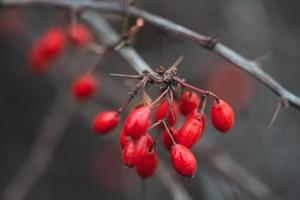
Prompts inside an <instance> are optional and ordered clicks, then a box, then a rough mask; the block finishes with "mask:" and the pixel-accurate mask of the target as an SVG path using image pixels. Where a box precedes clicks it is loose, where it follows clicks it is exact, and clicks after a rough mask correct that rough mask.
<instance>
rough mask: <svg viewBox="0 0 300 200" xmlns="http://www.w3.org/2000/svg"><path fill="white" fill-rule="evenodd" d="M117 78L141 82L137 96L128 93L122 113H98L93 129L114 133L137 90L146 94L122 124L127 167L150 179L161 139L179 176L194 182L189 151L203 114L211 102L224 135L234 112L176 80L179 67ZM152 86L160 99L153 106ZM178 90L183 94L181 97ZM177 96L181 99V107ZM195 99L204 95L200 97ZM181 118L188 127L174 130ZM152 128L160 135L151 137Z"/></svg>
mask: <svg viewBox="0 0 300 200" xmlns="http://www.w3.org/2000/svg"><path fill="white" fill-rule="evenodd" d="M114 75H115V76H122V77H128V78H135V79H140V82H139V83H138V84H137V86H136V89H135V91H134V92H132V93H130V98H129V100H128V102H126V104H125V105H124V106H123V107H121V108H119V109H118V110H117V111H111V110H110V111H103V112H100V113H99V114H98V115H97V116H96V117H95V119H94V122H93V128H94V130H95V131H96V133H98V134H100V135H104V134H107V133H108V132H109V131H111V130H112V129H114V128H115V127H116V126H117V125H118V123H119V121H120V113H121V112H122V111H123V110H124V108H125V107H127V105H128V104H129V102H130V101H131V100H132V99H133V98H134V97H135V96H136V94H137V93H138V91H139V90H142V91H143V93H142V94H143V95H142V97H143V101H142V103H141V104H140V105H138V106H135V107H134V108H133V109H132V110H131V111H130V113H129V114H128V115H127V117H126V118H125V119H124V124H123V128H122V131H121V133H120V144H121V147H122V161H123V163H124V164H125V165H126V166H128V167H130V168H135V169H136V172H137V174H138V175H139V176H140V177H142V178H148V177H151V176H152V175H153V174H154V172H155V170H156V168H157V166H158V153H157V145H158V138H159V136H160V135H162V137H161V139H162V143H163V145H164V147H165V148H166V149H167V150H168V151H169V153H170V158H171V162H172V165H173V167H174V169H175V170H176V172H177V173H178V174H180V175H182V176H187V177H192V176H194V174H195V172H196V170H197V160H196V158H195V156H194V154H193V153H192V152H191V150H190V149H191V147H192V146H193V145H194V144H196V143H197V141H199V139H200V138H201V136H202V135H203V133H204V129H205V123H206V119H205V114H204V108H205V105H206V100H207V97H208V96H211V97H213V98H214V100H215V102H214V103H213V105H212V107H211V112H210V119H211V122H212V124H213V126H214V127H215V128H216V129H217V130H218V131H220V132H222V133H226V132H228V131H229V130H230V129H231V128H232V127H233V124H234V112H233V110H232V108H231V106H230V105H229V104H228V103H226V102H225V101H224V100H221V99H220V98H218V97H217V96H216V95H215V94H213V93H211V92H209V91H204V90H201V89H199V88H196V87H194V86H192V85H189V84H188V83H186V82H184V81H183V80H182V79H180V78H179V77H178V76H177V75H176V66H172V67H171V68H169V69H168V70H160V71H159V73H158V75H151V74H150V73H148V72H145V73H144V74H142V75H140V76H134V75H123V74H114ZM148 85H156V86H158V88H159V89H160V95H159V96H158V97H157V98H156V99H155V100H151V98H150V97H149V95H148V94H147V91H146V87H147V86H148ZM179 86H180V87H179ZM178 89H181V92H179V91H178ZM178 93H180V97H179V98H178V102H177V101H176V97H177V95H178ZM197 93H200V95H201V97H200V96H199V95H198V94H197ZM180 114H182V116H183V117H184V118H185V121H184V123H183V124H182V125H181V127H180V128H176V124H177V122H178V119H179V118H180ZM152 121H153V123H151V122H152ZM154 128H156V129H157V133H156V135H155V136H154V137H152V136H151V134H150V130H152V129H154Z"/></svg>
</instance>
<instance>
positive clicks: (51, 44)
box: [29, 19, 234, 178]
mask: <svg viewBox="0 0 300 200" xmlns="http://www.w3.org/2000/svg"><path fill="white" fill-rule="evenodd" d="M142 26H143V20H142V19H137V21H136V24H135V25H134V26H132V27H131V28H130V29H129V30H128V32H127V33H126V34H125V35H124V37H123V38H122V39H121V40H120V41H119V42H118V43H117V44H115V45H113V46H112V47H109V48H107V49H106V51H105V52H104V53H103V55H107V53H108V52H109V51H111V50H114V49H117V48H121V47H122V45H125V44H126V42H128V41H130V40H132V38H133V37H134V35H135V34H136V33H137V32H138V30H139V29H140V28H141V27H142ZM66 38H69V40H70V41H71V42H72V43H73V44H74V45H75V46H76V47H79V48H82V47H85V46H87V45H89V44H91V42H92V39H93V37H92V34H91V33H90V31H89V30H88V29H87V28H86V27H85V26H84V25H82V24H73V25H71V26H70V27H69V28H68V29H67V31H65V30H64V29H61V28H51V29H49V30H48V31H47V32H46V33H44V34H43V35H42V36H41V37H40V38H38V39H37V40H36V41H35V42H34V45H33V47H32V49H31V51H30V54H29V61H30V66H31V69H32V70H33V71H34V72H37V73H41V72H44V71H45V70H47V68H48V66H49V64H50V62H51V61H52V60H53V59H54V58H56V57H58V56H59V55H60V54H62V52H63V50H64V48H65V46H66ZM179 63H180V60H178V61H177V62H176V63H175V64H174V65H173V66H172V67H170V68H169V69H165V68H163V67H160V68H159V69H158V70H157V74H151V73H149V72H144V73H143V74H141V75H125V74H113V75H114V76H120V77H127V78H133V79H137V80H139V82H138V83H137V85H136V89H135V90H134V91H133V92H130V93H129V94H130V97H129V99H128V101H127V102H126V103H125V104H124V105H123V106H122V107H121V108H119V109H118V110H116V111H114V110H107V111H103V112H100V113H99V114H98V115H97V116H96V117H95V119H94V122H93V128H94V130H95V132H96V133H98V134H99V135H104V134H107V133H109V132H110V131H112V130H113V129H114V128H116V127H117V125H118V124H119V122H120V119H121V113H122V112H123V111H124V110H125V108H126V107H127V106H128V105H129V104H130V102H131V101H132V100H133V99H134V98H135V97H136V96H137V94H138V92H139V91H140V90H142V101H141V103H140V104H139V105H138V106H135V107H133V108H132V110H131V111H130V113H129V114H128V115H127V117H126V118H125V119H124V124H123V128H122V131H121V133H120V144H121V147H122V161H123V163H124V164H125V165H126V166H128V167H130V168H135V169H136V172H137V174H138V175H139V176H140V177H142V178H148V177H151V176H152V175H153V174H154V173H155V170H156V168H157V166H158V153H157V147H158V143H159V142H158V139H159V137H160V136H161V140H162V143H163V146H164V147H165V148H166V149H167V150H168V151H169V153H170V158H171V162H172V165H173V167H174V169H175V170H176V172H177V173H178V174H180V175H182V176H187V177H192V176H194V174H195V172H196V170H197V160H196V158H195V156H194V154H193V153H192V152H191V150H190V149H191V148H192V146H193V145H194V144H196V143H197V142H198V141H199V139H200V138H201V136H202V135H203V133H204V130H205V123H206V119H205V114H204V108H205V105H206V101H207V97H212V98H213V99H214V101H215V102H214V103H213V105H212V107H211V112H210V119H211V122H212V124H213V126H214V127H215V128H216V129H217V130H218V131H220V132H222V133H225V132H228V131H229V130H230V129H231V128H232V127H233V124H234V112H233V110H232V108H231V107H230V105H228V104H227V103H226V102H225V101H224V100H221V99H220V98H219V97H217V96H216V95H215V94H213V93H212V92H210V91H204V90H201V89H200V88H197V87H195V86H192V85H190V84H188V83H186V82H185V81H184V80H183V79H181V78H179V77H178V76H177V65H178V64H179ZM96 66H97V65H96ZM94 70H95V67H94V68H92V70H91V71H90V72H89V73H86V74H84V75H82V76H81V77H79V78H77V79H76V80H75V81H74V83H73V85H72V89H71V91H72V94H73V96H74V97H75V98H76V100H78V101H79V102H83V101H86V100H88V99H90V97H91V96H92V95H93V94H94V93H95V91H96V90H97V88H98V83H97V81H96V79H95V78H94V76H93V75H92V72H93V71H94ZM149 85H154V86H156V87H157V88H158V89H159V91H160V95H159V96H158V97H157V98H156V99H154V100H152V99H151V97H150V95H149V94H148V93H147V88H148V86H149ZM199 94H200V96H199ZM180 114H181V115H182V116H183V117H184V118H185V120H184V123H183V124H182V125H181V126H180V128H178V127H177V126H176V125H177V122H178V121H179V118H180ZM152 122H153V123H152ZM154 128H156V129H157V133H156V135H155V136H154V137H153V136H151V134H150V130H152V129H154Z"/></svg>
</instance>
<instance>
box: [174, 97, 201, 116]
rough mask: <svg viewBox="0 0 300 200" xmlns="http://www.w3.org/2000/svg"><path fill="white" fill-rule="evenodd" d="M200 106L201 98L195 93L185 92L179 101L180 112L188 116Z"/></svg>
mask: <svg viewBox="0 0 300 200" xmlns="http://www.w3.org/2000/svg"><path fill="white" fill-rule="evenodd" d="M199 105H200V97H199V96H198V95H197V94H196V93H195V92H184V93H183V94H182V95H181V97H180V101H179V109H180V112H181V113H182V114H183V115H185V116H187V115H188V114H190V113H191V112H192V111H193V110H195V109H197V108H198V107H199Z"/></svg>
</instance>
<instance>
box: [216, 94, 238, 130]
mask: <svg viewBox="0 0 300 200" xmlns="http://www.w3.org/2000/svg"><path fill="white" fill-rule="evenodd" d="M210 119H211V122H212V124H213V125H214V127H215V128H216V129H217V130H218V131H220V132H223V133H225V132H228V131H229V130H230V129H231V128H232V127H233V125H234V112H233V110H232V108H231V106H230V105H229V104H228V103H226V102H225V101H223V100H219V102H215V103H214V104H213V105H212V108H211V112H210Z"/></svg>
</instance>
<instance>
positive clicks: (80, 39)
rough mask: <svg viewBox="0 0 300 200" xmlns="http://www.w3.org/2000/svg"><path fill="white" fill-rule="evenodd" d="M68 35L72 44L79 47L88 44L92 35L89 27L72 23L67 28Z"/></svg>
mask: <svg viewBox="0 0 300 200" xmlns="http://www.w3.org/2000/svg"><path fill="white" fill-rule="evenodd" d="M69 37H70V39H71V41H72V43H73V44H75V45H76V46H79V47H84V46H86V45H88V44H89V43H90V42H91V41H92V39H93V36H92V34H91V32H90V31H89V29H88V28H87V27H86V26H85V25H83V24H74V25H72V26H71V27H70V28H69Z"/></svg>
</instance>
